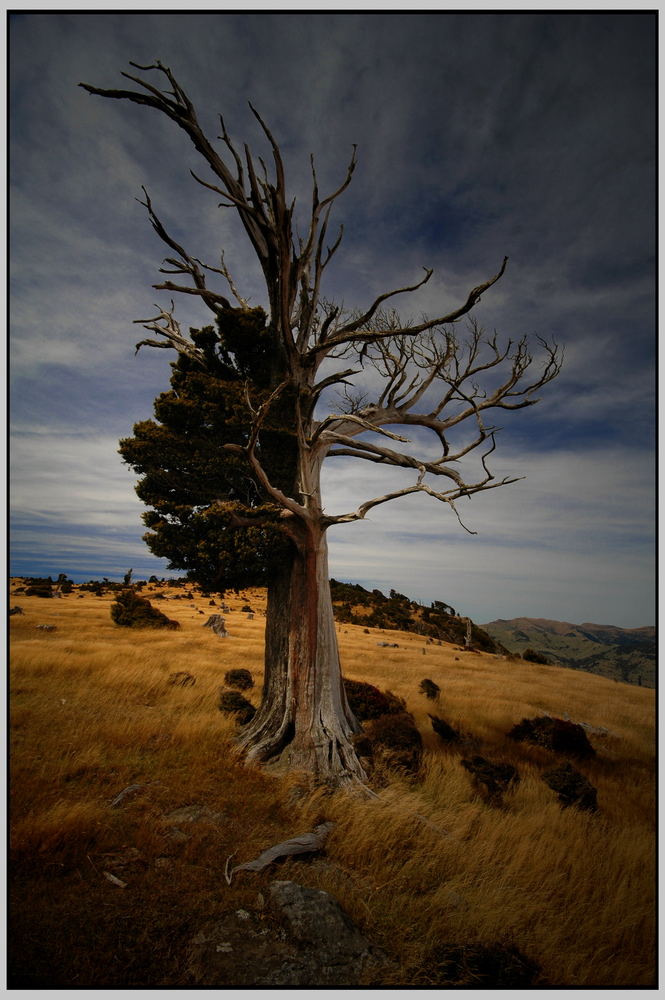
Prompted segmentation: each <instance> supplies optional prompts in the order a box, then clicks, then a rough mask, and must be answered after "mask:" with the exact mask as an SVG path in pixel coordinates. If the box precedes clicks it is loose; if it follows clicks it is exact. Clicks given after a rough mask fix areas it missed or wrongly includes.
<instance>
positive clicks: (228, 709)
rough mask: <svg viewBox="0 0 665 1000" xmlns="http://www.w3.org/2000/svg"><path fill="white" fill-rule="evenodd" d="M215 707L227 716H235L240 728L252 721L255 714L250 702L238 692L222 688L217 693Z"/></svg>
mask: <svg viewBox="0 0 665 1000" xmlns="http://www.w3.org/2000/svg"><path fill="white" fill-rule="evenodd" d="M217 707H218V708H219V710H220V712H225V713H226V714H227V715H235V717H236V721H237V722H239V723H240V725H241V726H244V725H246V723H248V722H249V721H250V720H251V719H253V718H254V714H255V712H256V709H255V708H254V706H253V705H252V703H251V701H247V698H245V697H243V695H241V694H240V692H239V691H226V690H225V689H224V688H222V689H221V691H220V692H219V702H218V706H217Z"/></svg>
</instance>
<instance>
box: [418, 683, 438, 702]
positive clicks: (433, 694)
mask: <svg viewBox="0 0 665 1000" xmlns="http://www.w3.org/2000/svg"><path fill="white" fill-rule="evenodd" d="M418 690H419V691H420V693H421V694H424V695H425V697H426V698H429V700H430V701H435V700H436V699H437V698H438V697H439V695H440V694H441V688H440V687H439V685H438V684H435V683H434V681H431V680H429V679H428V678H427V677H426V678H425V679H424V680H422V681H421V682H420V687H419V688H418Z"/></svg>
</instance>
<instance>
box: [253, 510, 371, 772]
mask: <svg viewBox="0 0 665 1000" xmlns="http://www.w3.org/2000/svg"><path fill="white" fill-rule="evenodd" d="M295 534H296V538H297V541H296V544H295V545H294V548H293V559H292V562H291V564H290V565H286V566H285V567H284V569H283V572H282V573H281V576H280V577H279V579H275V581H274V582H273V586H271V588H270V590H269V593H268V609H267V620H266V655H265V660H266V673H265V680H264V686H263V697H262V700H261V707H260V708H259V710H258V712H257V713H256V715H255V716H254V718H253V719H252V721H251V722H250V723H249V724H248V725H247V726H246V727H245V728H244V729H243V731H242V734H241V737H240V745H241V747H242V748H243V749H244V750H245V752H246V756H247V758H248V759H249V760H260V761H276V760H279V761H283V762H284V763H285V764H286V765H287V766H288V768H289V769H290V770H301V771H307V772H309V773H310V774H312V775H314V777H315V778H316V779H317V780H321V781H327V782H330V783H333V784H339V783H341V782H347V781H353V780H354V779H357V780H360V781H364V780H365V779H366V775H365V773H364V771H363V769H362V767H361V766H360V763H359V761H358V757H357V755H356V752H355V749H354V747H353V745H352V743H351V737H352V736H353V734H354V733H357V732H360V728H361V727H360V725H359V723H358V722H357V720H356V719H355V717H354V716H353V714H352V712H351V710H350V708H349V705H348V702H347V699H346V695H345V693H344V687H343V683H342V672H341V667H340V661H339V651H338V647H337V635H336V632H335V621H334V617H333V609H332V600H331V596H330V583H329V577H328V550H327V543H326V536H325V530H324V529H322V528H321V527H319V525H318V524H315V523H312V522H309V523H307V524H300V525H299V526H298V528H297V531H296V533H295Z"/></svg>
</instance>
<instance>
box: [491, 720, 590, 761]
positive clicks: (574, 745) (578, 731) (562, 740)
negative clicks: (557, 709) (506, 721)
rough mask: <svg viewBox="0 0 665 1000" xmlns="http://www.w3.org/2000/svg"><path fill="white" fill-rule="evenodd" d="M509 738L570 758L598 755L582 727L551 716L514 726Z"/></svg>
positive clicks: (524, 721) (523, 721)
mask: <svg viewBox="0 0 665 1000" xmlns="http://www.w3.org/2000/svg"><path fill="white" fill-rule="evenodd" d="M508 736H509V738H510V739H511V740H517V741H518V742H524V743H531V744H533V745H534V746H541V747H545V748H546V749H547V750H553V751H554V753H561V754H567V755H569V756H570V757H579V758H586V757H594V756H595V754H596V751H595V750H594V748H593V747H592V746H591V744H590V743H589V740H588V738H587V734H586V733H585V731H584V729H583V728H582V726H580V725H578V724H577V723H576V722H570V721H569V720H566V719H558V718H556V717H553V716H549V715H543V716H539V717H538V718H535V719H522V721H521V722H520V723H519V724H518V725H517V726H513V728H512V729H511V731H510V732H509V733H508Z"/></svg>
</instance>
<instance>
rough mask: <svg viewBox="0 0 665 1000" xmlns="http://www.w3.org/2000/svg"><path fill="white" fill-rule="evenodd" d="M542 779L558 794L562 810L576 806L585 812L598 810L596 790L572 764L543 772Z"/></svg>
mask: <svg viewBox="0 0 665 1000" xmlns="http://www.w3.org/2000/svg"><path fill="white" fill-rule="evenodd" d="M542 779H543V781H544V782H545V784H546V785H548V786H549V787H550V788H551V789H552V791H554V792H557V793H558V796H559V802H560V803H561V808H562V809H567V808H568V806H576V808H577V809H582V810H584V811H585V812H595V811H596V809H597V808H598V804H597V802H596V796H597V794H598V793H597V791H596V789H595V788H594V787H593V785H592V784H591V782H590V781H588V780H587V779H586V778H585V777H584V775H583V774H580V772H579V771H576V770H575V768H574V767H573V766H572V764H562V765H561V767H554V768H552V769H551V770H550V771H545V772H544V774H543V775H542Z"/></svg>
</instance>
